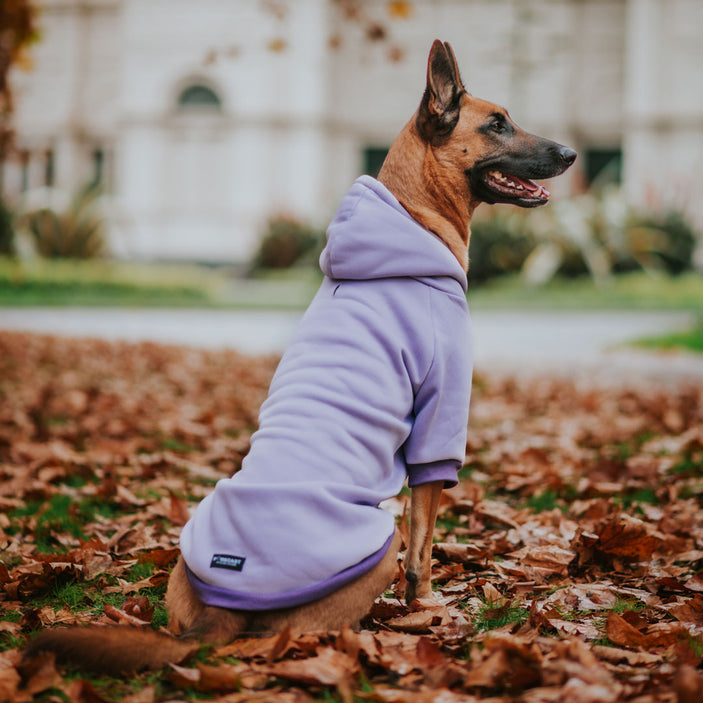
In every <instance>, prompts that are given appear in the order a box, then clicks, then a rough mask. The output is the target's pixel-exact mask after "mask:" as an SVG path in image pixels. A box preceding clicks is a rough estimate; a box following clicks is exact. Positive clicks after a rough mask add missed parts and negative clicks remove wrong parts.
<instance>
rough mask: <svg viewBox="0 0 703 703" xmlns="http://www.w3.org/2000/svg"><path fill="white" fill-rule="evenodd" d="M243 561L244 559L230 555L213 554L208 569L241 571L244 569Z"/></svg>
mask: <svg viewBox="0 0 703 703" xmlns="http://www.w3.org/2000/svg"><path fill="white" fill-rule="evenodd" d="M245 561H246V557H235V556H233V555H231V554H213V556H212V561H211V562H210V568H215V569H229V570H230V571H241V570H242V569H243V568H244V562H245Z"/></svg>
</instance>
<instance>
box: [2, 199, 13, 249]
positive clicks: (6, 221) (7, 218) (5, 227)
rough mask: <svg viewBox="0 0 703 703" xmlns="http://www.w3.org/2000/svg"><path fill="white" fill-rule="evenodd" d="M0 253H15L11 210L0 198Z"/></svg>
mask: <svg viewBox="0 0 703 703" xmlns="http://www.w3.org/2000/svg"><path fill="white" fill-rule="evenodd" d="M0 255H1V256H14V255H15V230H14V228H13V224H12V212H11V211H10V209H9V208H8V207H7V205H5V203H4V202H3V201H2V200H0Z"/></svg>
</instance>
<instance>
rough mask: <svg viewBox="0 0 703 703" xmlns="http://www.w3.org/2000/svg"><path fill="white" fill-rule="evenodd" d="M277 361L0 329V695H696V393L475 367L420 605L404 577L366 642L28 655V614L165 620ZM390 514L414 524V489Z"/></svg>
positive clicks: (259, 642)
mask: <svg viewBox="0 0 703 703" xmlns="http://www.w3.org/2000/svg"><path fill="white" fill-rule="evenodd" d="M275 364H276V360H275V359H273V358H258V359H250V358H246V357H242V356H239V355H237V354H235V353H233V352H211V351H194V350H189V349H181V348H175V347H165V346H157V345H152V344H142V345H130V344H111V343H106V342H98V341H85V340H83V341H77V340H66V339H57V338H51V337H44V336H37V335H26V334H8V333H0V508H1V510H0V700H2V701H5V700H7V701H13V702H14V701H28V700H32V699H39V700H44V701H86V702H87V701H90V702H91V703H99V702H100V701H109V700H126V701H131V702H132V703H136V702H140V703H141V702H143V703H147V702H150V701H166V700H195V699H202V698H206V699H213V698H214V699H219V700H227V701H231V702H232V703H234V702H235V701H259V700H263V701H266V700H270V701H283V702H286V701H309V700H327V701H333V700H341V701H344V702H345V703H348V702H351V701H354V700H363V701H389V702H394V701H398V702H402V701H419V702H421V703H422V702H423V701H446V702H448V703H451V702H452V701H469V702H470V701H474V700H488V701H496V702H497V701H512V702H515V703H517V702H520V703H549V702H557V701H559V702H565V703H615V702H616V701H633V702H634V701H636V702H637V703H654V702H662V703H663V702H667V703H668V702H672V703H673V702H674V701H676V702H678V703H694V702H699V701H701V700H703V674H702V673H701V662H702V659H703V507H702V501H701V499H702V497H703V388H700V387H684V388H676V389H667V390H662V389H655V388H652V387H647V386H644V385H643V386H642V387H641V388H640V387H638V388H633V387H630V388H615V387H613V388H589V387H587V386H585V385H582V384H581V385H579V384H578V383H574V382H566V381H564V380H540V381H537V380H534V381H529V382H527V381H524V382H523V381H521V382H519V383H518V382H516V381H515V380H506V379H493V378H491V377H489V376H479V377H478V378H477V379H476V383H475V388H474V397H473V401H472V418H471V423H470V428H469V441H468V446H467V456H466V466H465V468H464V469H463V470H462V473H461V476H462V481H461V483H460V484H459V486H458V487H456V488H455V489H452V490H451V491H447V492H445V495H444V498H443V503H442V505H441V508H440V519H439V522H438V525H437V529H436V533H435V542H436V543H435V546H434V552H433V556H434V560H433V576H434V583H435V586H436V589H437V590H436V595H437V598H438V600H439V601H440V603H438V604H437V605H436V606H435V607H429V608H428V607H423V608H420V607H416V608H408V607H406V606H405V605H404V604H403V602H402V601H401V600H400V598H399V596H400V594H401V592H402V587H403V584H402V582H401V580H400V578H399V581H398V583H397V584H396V585H395V586H394V590H393V591H389V592H388V593H386V594H385V595H384V597H382V598H381V599H379V600H378V602H377V604H376V606H375V608H374V610H373V612H372V613H371V614H370V616H369V617H368V618H367V620H366V621H365V622H364V623H363V625H364V627H363V629H362V630H361V631H360V632H353V631H351V630H349V629H345V630H343V631H342V632H332V633H313V634H308V635H305V636H294V635H291V634H290V633H288V632H283V633H281V634H280V635H278V636H275V637H270V638H259V639H242V640H238V641H236V642H234V643H233V644H231V645H229V646H227V647H224V648H221V649H218V650H213V649H207V648H202V649H201V650H200V651H199V652H197V653H196V654H195V655H194V656H191V657H190V658H189V659H186V660H185V661H183V662H180V663H174V665H172V666H170V667H168V668H167V669H165V670H163V671H160V672H152V673H146V674H142V675H139V676H136V677H134V678H132V679H128V680H120V679H110V678H95V677H87V676H85V675H84V674H81V673H79V672H76V671H71V670H66V669H64V668H61V667H57V666H56V665H55V663H54V661H53V659H52V658H51V657H50V656H40V657H38V658H36V659H34V660H30V661H26V662H22V660H21V648H22V646H23V644H24V643H25V642H26V641H27V639H28V638H29V636H30V635H31V633H32V632H34V631H36V630H38V629H40V628H44V627H53V626H60V625H63V624H70V623H77V622H78V623H113V624H114V623H120V624H122V623H123V624H135V625H137V626H141V627H155V628H158V627H161V626H163V625H165V622H166V617H165V612H164V610H163V604H162V597H163V592H164V589H165V582H166V580H167V577H168V572H169V569H170V568H171V566H172V565H173V563H174V561H175V559H176V557H177V544H178V534H179V530H180V527H181V526H182V525H183V524H184V522H185V521H186V520H187V516H188V510H189V509H190V508H191V507H192V506H193V505H194V504H195V503H196V502H197V501H198V500H199V499H200V498H202V496H203V495H205V494H206V493H207V492H208V491H209V490H211V487H212V484H213V483H214V482H215V481H216V480H217V479H218V478H220V477H222V476H226V475H229V474H231V473H232V472H234V471H236V470H237V468H238V467H239V465H240V462H241V458H242V456H243V455H244V454H245V453H246V451H247V448H248V444H249V438H250V436H251V433H252V431H253V430H254V428H255V425H256V418H257V413H258V407H259V405H260V403H261V401H262V400H263V398H264V396H265V393H266V388H267V386H268V383H269V380H270V377H271V374H272V373H273V370H274V368H275ZM387 507H388V509H390V510H392V511H393V512H395V513H396V514H397V515H398V519H399V522H400V524H401V529H407V527H406V523H405V518H404V516H405V511H406V509H407V496H405V495H401V496H399V497H398V498H396V499H392V500H391V501H389V504H388V506H387ZM261 519H262V520H265V519H266V516H265V515H262V517H261Z"/></svg>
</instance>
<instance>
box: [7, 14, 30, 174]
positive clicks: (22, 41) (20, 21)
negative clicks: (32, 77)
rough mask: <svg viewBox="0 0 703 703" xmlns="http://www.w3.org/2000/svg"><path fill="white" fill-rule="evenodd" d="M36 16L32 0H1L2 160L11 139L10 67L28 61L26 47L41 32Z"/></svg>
mask: <svg viewBox="0 0 703 703" xmlns="http://www.w3.org/2000/svg"><path fill="white" fill-rule="evenodd" d="M36 19H37V11H36V6H35V4H34V2H32V0H0V162H2V161H3V160H4V159H5V156H6V155H7V152H8V149H9V146H10V143H11V140H12V127H11V124H10V121H11V118H12V110H13V100H12V86H11V84H10V80H9V74H10V70H11V69H12V67H13V66H15V65H22V64H23V63H28V59H27V54H26V49H27V47H28V46H29V45H30V44H31V43H32V42H33V41H35V40H36V39H37V38H38V36H39V34H38V31H37V24H36Z"/></svg>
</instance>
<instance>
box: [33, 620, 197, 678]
mask: <svg viewBox="0 0 703 703" xmlns="http://www.w3.org/2000/svg"><path fill="white" fill-rule="evenodd" d="M199 647H200V642H199V641H198V640H197V639H191V638H186V639H176V638H175V637H172V636H171V635H167V634H165V633H162V632H155V631H154V630H149V629H142V628H139V627H131V626H127V625H124V626H123V625H116V626H106V627H90V626H88V627H80V626H75V627H57V628H55V629H51V630H44V631H43V632H40V633H39V634H38V635H37V636H36V637H34V638H33V639H32V640H31V641H30V643H29V645H28V646H27V648H26V649H25V650H24V657H25V658H29V657H32V656H34V655H36V654H39V653H40V652H53V653H54V654H55V655H56V660H57V661H58V662H59V663H62V664H70V665H72V666H75V667H76V668H78V669H81V670H85V671H92V672H95V673H102V674H110V675H112V676H119V675H120V674H127V673H134V672H136V671H141V670H142V669H160V668H161V667H163V666H165V665H166V664H169V663H173V664H177V663H179V662H182V661H183V660H184V659H185V658H186V657H188V656H190V655H191V654H193V653H194V652H197V651H198V648H199Z"/></svg>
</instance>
